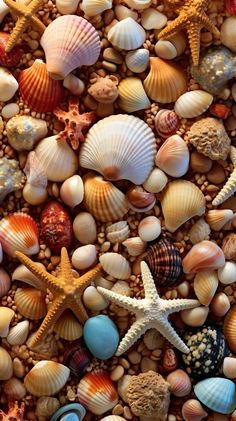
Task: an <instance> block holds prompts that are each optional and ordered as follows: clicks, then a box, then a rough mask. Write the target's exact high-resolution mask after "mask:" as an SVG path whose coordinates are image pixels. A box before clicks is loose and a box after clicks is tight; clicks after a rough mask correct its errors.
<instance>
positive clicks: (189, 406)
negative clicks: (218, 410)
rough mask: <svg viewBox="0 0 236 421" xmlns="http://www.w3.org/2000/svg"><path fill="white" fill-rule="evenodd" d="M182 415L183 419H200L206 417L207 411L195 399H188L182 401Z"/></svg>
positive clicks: (188, 420)
mask: <svg viewBox="0 0 236 421" xmlns="http://www.w3.org/2000/svg"><path fill="white" fill-rule="evenodd" d="M182 415H183V419H184V421H201V420H202V419H203V418H206V417H207V415H208V414H207V412H206V411H205V410H204V409H203V407H202V405H201V404H200V402H199V401H197V400H196V399H189V400H188V401H186V402H184V404H183V407H182Z"/></svg>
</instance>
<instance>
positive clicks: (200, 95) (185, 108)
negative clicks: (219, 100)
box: [175, 90, 213, 118]
mask: <svg viewBox="0 0 236 421" xmlns="http://www.w3.org/2000/svg"><path fill="white" fill-rule="evenodd" d="M212 101H213V96H212V95H211V94H209V93H208V92H205V91H201V90H197V91H190V92H185V93H184V94H183V95H181V96H180V97H179V99H178V100H177V101H176V103H175V112H176V114H178V116H180V117H182V118H194V117H198V116H199V115H202V114H203V113H204V112H205V111H206V110H207V109H208V108H209V107H210V105H211V103H212Z"/></svg>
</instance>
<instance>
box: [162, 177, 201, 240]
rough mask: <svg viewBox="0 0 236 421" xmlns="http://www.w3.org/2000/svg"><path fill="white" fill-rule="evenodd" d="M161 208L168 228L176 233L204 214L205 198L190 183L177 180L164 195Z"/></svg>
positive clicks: (170, 184)
mask: <svg viewBox="0 0 236 421" xmlns="http://www.w3.org/2000/svg"><path fill="white" fill-rule="evenodd" d="M161 207H162V212H163V214H164V218H165V226H166V228H167V229H168V231H170V232H175V231H176V230H177V229H178V228H179V227H180V226H181V225H183V224H184V223H185V222H186V221H188V220H189V219H190V218H192V217H193V216H197V215H198V216H201V215H203V214H204V212H205V197H204V195H203V193H202V192H201V190H200V189H199V188H198V187H197V186H196V185H195V184H193V183H191V182H190V181H186V180H175V181H172V182H170V183H169V184H168V185H167V187H166V189H165V190H164V192H163V193H162V195H161Z"/></svg>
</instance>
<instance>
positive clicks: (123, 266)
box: [99, 253, 131, 279]
mask: <svg viewBox="0 0 236 421" xmlns="http://www.w3.org/2000/svg"><path fill="white" fill-rule="evenodd" d="M99 261H100V263H101V265H102V268H103V269H104V270H105V272H107V273H108V274H109V275H111V276H113V277H114V278H117V279H128V278H129V277H130V275H131V269H130V265H129V262H128V260H126V259H125V257H123V256H122V255H121V254H118V253H105V254H103V255H102V256H100V257H99Z"/></svg>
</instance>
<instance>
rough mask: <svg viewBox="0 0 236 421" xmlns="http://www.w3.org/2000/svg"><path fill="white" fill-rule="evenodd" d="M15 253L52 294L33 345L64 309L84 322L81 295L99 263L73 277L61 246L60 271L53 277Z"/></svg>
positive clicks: (96, 272) (64, 249)
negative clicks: (80, 274) (51, 299)
mask: <svg viewBox="0 0 236 421" xmlns="http://www.w3.org/2000/svg"><path fill="white" fill-rule="evenodd" d="M15 255H16V257H17V258H18V259H19V260H20V261H21V263H23V265H25V266H26V267H27V268H28V269H29V270H30V272H32V273H33V274H34V275H35V276H37V277H38V278H39V279H40V280H41V281H42V282H43V283H44V284H45V285H46V286H47V288H48V289H49V291H50V292H51V293H52V294H53V301H52V304H51V306H50V307H49V310H48V313H47V315H46V317H45V319H44V321H43V323H42V324H41V326H40V328H39V330H38V332H37V335H36V336H35V339H34V342H33V344H32V345H33V346H36V345H37V344H38V343H39V342H40V341H41V340H42V339H43V338H44V337H45V336H46V335H47V333H48V331H49V330H50V329H51V328H52V327H53V326H54V324H55V323H56V321H57V320H58V319H59V317H60V316H61V314H62V313H63V311H64V310H66V309H70V310H71V311H72V312H73V313H74V315H75V316H76V317H77V318H78V320H79V321H80V323H84V322H85V321H86V320H87V319H88V315H87V312H86V310H85V308H84V306H83V303H82V298H81V295H82V293H83V291H84V289H85V288H86V287H87V286H88V285H89V284H90V282H91V281H92V280H93V279H94V278H96V276H97V275H98V274H99V273H100V271H101V265H100V264H98V265H97V266H95V267H94V268H93V269H91V270H89V271H88V272H87V273H85V274H84V275H82V276H80V277H79V278H75V277H74V276H73V272H72V266H71V263H70V260H69V256H68V253H67V250H66V248H65V247H63V248H62V249H61V272H60V274H59V276H58V277H55V276H53V275H51V274H50V273H48V272H47V271H45V270H44V269H42V268H40V267H39V266H37V264H36V263H35V262H33V261H32V260H31V259H29V257H27V256H25V255H24V254H23V253H21V252H19V251H16V252H15Z"/></svg>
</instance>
